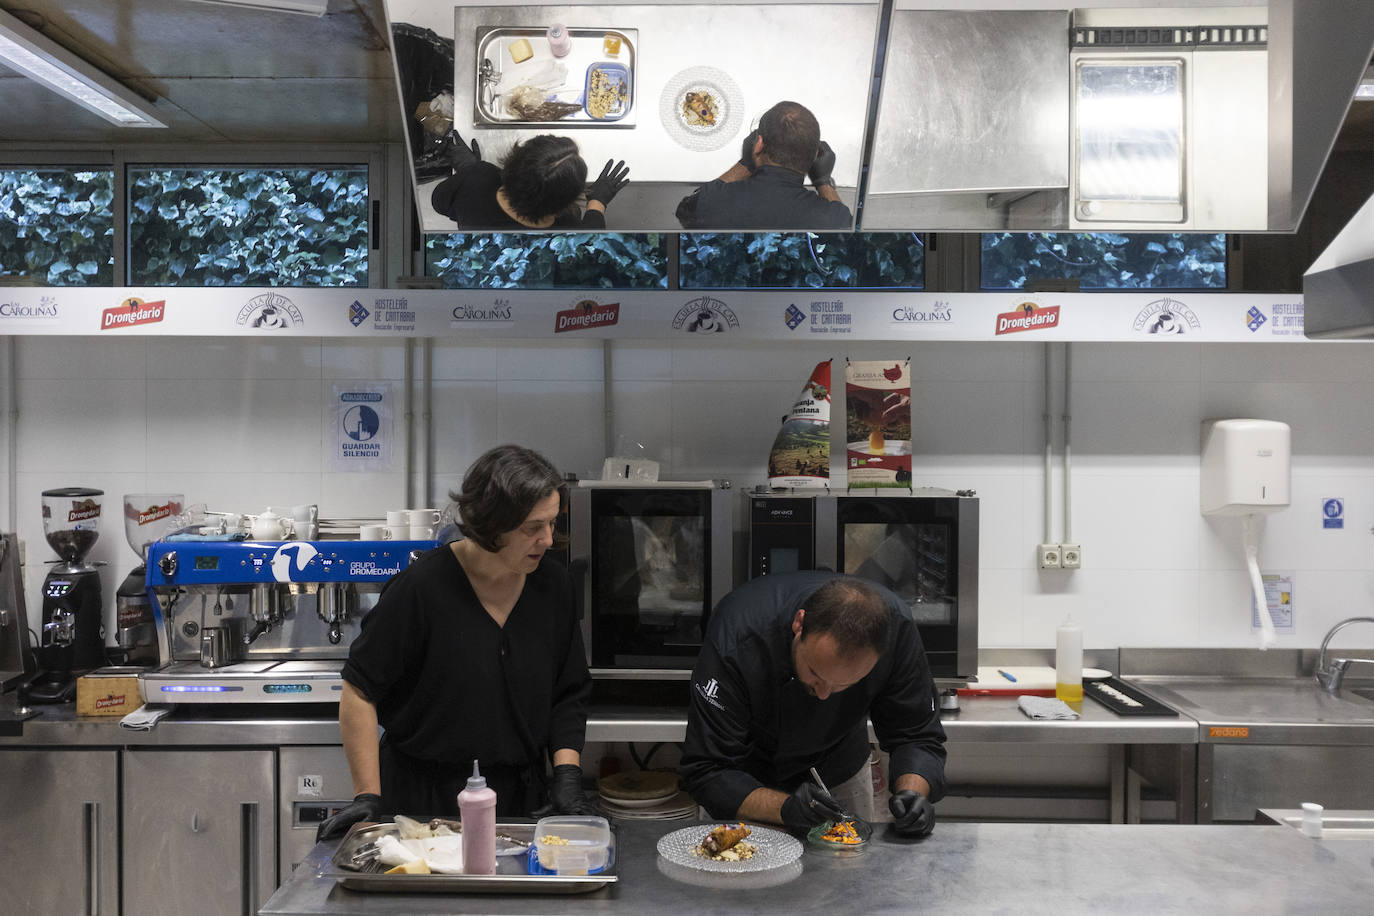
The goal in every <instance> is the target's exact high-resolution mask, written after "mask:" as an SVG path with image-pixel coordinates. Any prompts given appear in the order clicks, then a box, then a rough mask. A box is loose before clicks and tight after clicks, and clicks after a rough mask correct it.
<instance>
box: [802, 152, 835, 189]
mask: <svg viewBox="0 0 1374 916" xmlns="http://www.w3.org/2000/svg"><path fill="white" fill-rule="evenodd" d="M834 171H835V151H834V150H833V149H831V148H830V144H829V143H826V142H825V141H824V140H822V141H821V145H820V147H818V148H817V150H816V158H815V159H813V160H812V161H811V168H810V170H809V171H807V173H806V174H807V175H808V176H809V177H810V178H811V184H812V185H814V186H815V187H818V188H819V187H820V186H821V185H827V184H828V185H830V186H831V187H832V188H833V187H834V186H835V179H833V178H831V177H830V173H831V172H834Z"/></svg>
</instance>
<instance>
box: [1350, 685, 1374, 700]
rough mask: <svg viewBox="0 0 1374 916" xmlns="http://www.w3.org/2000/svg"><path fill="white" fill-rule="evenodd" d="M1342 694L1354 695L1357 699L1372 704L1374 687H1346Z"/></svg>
mask: <svg viewBox="0 0 1374 916" xmlns="http://www.w3.org/2000/svg"><path fill="white" fill-rule="evenodd" d="M1344 692H1345V693H1347V694H1354V695H1355V696H1357V697H1361V698H1363V699H1366V700H1369V701H1370V702H1371V703H1374V687H1348V688H1346V689H1345V691H1344Z"/></svg>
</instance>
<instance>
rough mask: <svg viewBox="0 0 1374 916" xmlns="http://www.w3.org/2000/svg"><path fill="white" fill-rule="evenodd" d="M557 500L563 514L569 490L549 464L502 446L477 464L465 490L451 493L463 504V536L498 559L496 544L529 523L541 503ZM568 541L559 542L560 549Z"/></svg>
mask: <svg viewBox="0 0 1374 916" xmlns="http://www.w3.org/2000/svg"><path fill="white" fill-rule="evenodd" d="M555 492H556V493H557V494H558V511H559V512H560V513H561V512H563V511H565V510H566V509H567V507H568V488H567V486H566V485H565V484H564V483H563V478H562V476H561V475H560V474H559V473H558V470H557V469H556V468H555V467H554V466H553V465H552V464H551V463H550V462H549V460H548V459H547V458H545V457H544V456H543V455H541V454H539V453H538V452H536V451H533V450H531V449H527V448H525V447H523V446H519V445H498V446H496V447H495V448H493V449H489V450H488V451H487V452H485V453H484V454H483V455H482V456H481V457H479V458H478V459H477V460H476V461H474V462H473V463H472V466H471V467H469V468H468V470H467V473H466V474H464V475H463V485H462V487H461V489H459V490H458V491H457V492H450V493H449V499H451V500H453V501H454V502H455V503H457V504H458V513H459V517H460V518H461V519H462V521H460V522H459V523H458V530H459V531H461V532H463V536H464V537H466V538H469V539H470V540H471V541H472V542H473V543H474V544H476V545H477V546H478V547H481V548H482V549H483V550H488V551H492V552H493V553H494V552H495V551H497V550H499V549H500V545H499V544H498V543H497V540H498V539H499V538H500V536H501V535H503V534H505V533H506V532H508V531H514V530H515V529H516V528H519V527H520V525H521V524H522V523H523V522H524V521H525V519H527V518H529V515H530V513H531V512H533V511H534V507H535V506H536V505H537V504H538V503H539V501H540V500H543V499H547V498H548V497H549V494H550V493H555ZM562 543H563V538H562V537H561V536H555V538H554V544H555V546H561V544H562Z"/></svg>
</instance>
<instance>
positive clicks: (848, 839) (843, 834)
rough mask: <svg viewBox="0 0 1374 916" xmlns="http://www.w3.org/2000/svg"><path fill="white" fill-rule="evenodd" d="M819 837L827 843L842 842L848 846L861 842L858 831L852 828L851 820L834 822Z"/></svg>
mask: <svg viewBox="0 0 1374 916" xmlns="http://www.w3.org/2000/svg"><path fill="white" fill-rule="evenodd" d="M821 839H823V840H825V841H826V842H827V843H844V844H846V845H850V846H853V845H855V844H857V843H862V842H863V840H862V839H861V838H860V837H859V834H858V832H857V831H855V830H854V822H853V821H840V822H839V823H838V824H835V825H834V826H833V827H831V828H830V829H829V830H827V831H825V832H824V833H822V834H821Z"/></svg>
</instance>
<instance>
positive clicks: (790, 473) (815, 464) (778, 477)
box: [768, 359, 830, 488]
mask: <svg viewBox="0 0 1374 916" xmlns="http://www.w3.org/2000/svg"><path fill="white" fill-rule="evenodd" d="M768 483H769V485H770V486H773V487H780V488H787V487H793V488H801V487H829V486H830V360H828V359H827V360H825V361H824V362H819V363H816V368H815V369H813V370H811V377H810V378H809V379H807V380H806V384H805V385H804V386H803V387H802V392H801V395H800V396H799V397H798V398H797V402H796V403H795V404H793V405H792V409H791V410H790V411H789V412H788V414H787V416H785V417H783V420H782V429H780V430H778V435H777V438H775V439H774V440H773V450H772V451H771V452H769V454H768Z"/></svg>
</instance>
